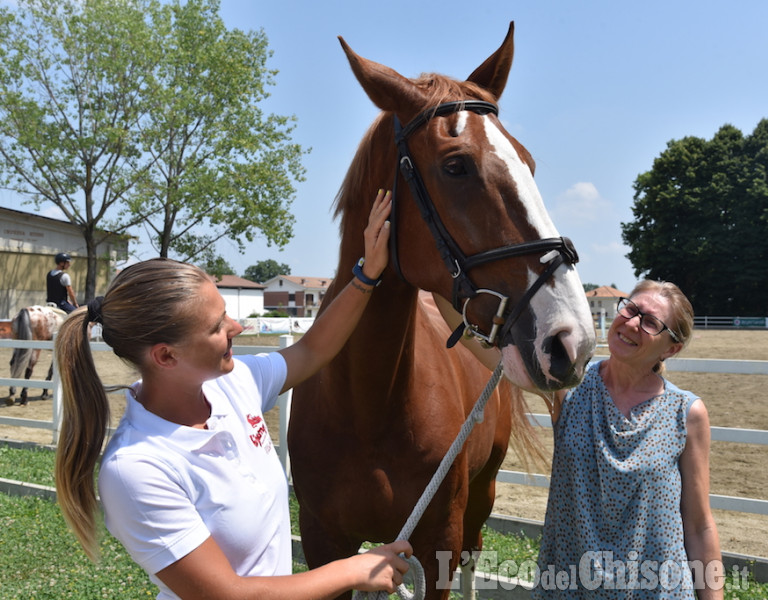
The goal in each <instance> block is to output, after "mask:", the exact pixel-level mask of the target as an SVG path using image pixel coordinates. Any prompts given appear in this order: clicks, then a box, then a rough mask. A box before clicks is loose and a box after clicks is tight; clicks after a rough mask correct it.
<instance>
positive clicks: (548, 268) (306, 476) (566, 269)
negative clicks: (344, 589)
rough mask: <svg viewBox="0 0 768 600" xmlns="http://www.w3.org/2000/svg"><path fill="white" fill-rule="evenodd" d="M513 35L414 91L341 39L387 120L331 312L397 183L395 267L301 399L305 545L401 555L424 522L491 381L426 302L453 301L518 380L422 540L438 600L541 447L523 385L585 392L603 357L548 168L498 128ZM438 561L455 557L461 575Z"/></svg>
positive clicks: (295, 431)
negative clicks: (591, 364) (583, 385)
mask: <svg viewBox="0 0 768 600" xmlns="http://www.w3.org/2000/svg"><path fill="white" fill-rule="evenodd" d="M512 38H513V25H512V24H510V28H509V32H508V34H507V37H506V39H505V41H504V43H503V44H502V45H501V47H500V48H499V49H498V50H497V51H496V52H495V53H494V54H493V55H492V56H491V57H490V58H488V59H487V60H486V61H485V62H484V63H483V64H482V65H481V66H480V67H478V68H477V69H476V70H475V71H474V72H473V73H472V75H470V77H469V78H468V79H467V81H465V82H460V81H456V80H453V79H450V78H447V77H444V76H441V75H434V74H433V75H422V76H421V77H420V78H419V79H415V80H411V79H407V78H405V77H403V76H401V75H399V74H398V73H397V72H395V71H394V70H392V69H390V68H388V67H385V66H383V65H379V64H376V63H374V62H372V61H369V60H367V59H364V58H362V57H360V56H358V55H357V54H355V53H354V52H353V51H352V50H351V49H350V48H349V46H348V45H347V44H346V43H345V42H344V40H343V39H341V38H339V39H340V41H341V44H342V47H343V49H344V52H345V53H346V55H347V58H348V60H349V63H350V65H351V67H352V71H353V72H354V74H355V76H356V77H357V79H358V81H359V83H360V85H361V86H362V87H363V88H364V89H365V91H366V93H367V94H368V96H369V97H370V99H371V100H372V101H373V102H374V103H375V104H376V105H377V106H378V107H379V108H380V109H381V110H382V111H383V112H382V113H381V114H380V115H379V116H378V118H377V119H376V120H375V121H374V123H373V124H372V126H371V128H370V129H369V130H368V132H367V133H366V135H365V136H364V138H363V140H362V142H361V144H360V147H359V149H358V151H357V154H356V155H355V157H354V160H353V162H352V164H351V166H350V169H349V171H348V173H347V176H346V178H345V181H344V184H343V186H342V188H341V190H340V192H339V196H338V198H337V207H336V214H337V216H338V215H341V248H340V253H339V263H338V269H337V276H336V279H335V280H334V282H333V284H332V285H331V286H330V287H329V289H328V292H327V294H326V297H325V302H326V303H327V302H328V301H330V299H332V298H333V297H334V296H335V295H337V294H338V293H339V291H340V290H341V289H342V288H343V287H344V286H345V285H346V284H347V283H348V282H349V280H350V279H351V277H352V275H351V273H352V267H353V266H354V264H355V263H356V261H357V260H358V258H359V257H360V256H362V255H363V252H364V245H363V235H362V231H363V228H364V226H365V224H366V222H367V218H368V213H369V210H370V207H371V202H372V200H373V198H374V197H375V196H376V191H377V189H378V188H381V187H385V186H388V185H389V184H388V182H391V181H392V179H391V178H392V175H393V171H396V170H397V171H398V172H395V182H394V186H393V188H394V194H393V196H394V200H393V214H392V215H391V217H390V220H391V223H392V231H391V248H392V258H391V260H390V263H389V265H388V266H387V268H386V270H385V271H384V273H383V275H382V283H381V285H380V286H378V287H377V288H375V290H374V291H373V294H372V298H371V299H370V302H369V304H368V306H367V308H366V310H365V313H364V314H363V317H362V319H361V320H360V323H359V325H358V326H357V328H356V330H355V332H354V333H353V334H352V336H351V338H350V339H349V341H348V342H347V344H346V346H345V347H344V348H343V349H342V351H341V352H340V353H339V354H338V356H337V357H336V358H335V359H334V360H333V361H332V362H331V363H330V364H329V365H328V366H327V367H325V368H324V369H323V370H321V371H320V372H319V373H318V374H317V375H316V376H315V377H313V378H312V379H310V380H308V381H306V382H305V383H303V384H302V385H300V386H299V387H297V388H296V389H295V390H294V395H293V407H292V410H291V417H290V427H289V430H288V446H289V450H290V456H291V465H292V472H293V481H294V488H295V491H296V495H297V498H298V501H299V506H300V514H299V522H300V527H301V536H302V543H303V546H304V552H305V556H306V558H307V562H308V564H309V566H310V567H317V566H318V565H321V564H324V563H326V562H329V561H331V560H334V559H338V558H342V557H346V556H349V555H351V554H353V553H355V552H356V551H357V550H358V548H359V546H360V544H361V543H362V542H363V541H366V540H367V541H371V542H384V541H392V540H393V539H394V538H395V537H396V536H397V534H398V532H399V531H400V529H401V527H402V526H403V524H404V523H405V522H406V520H407V518H408V516H409V515H410V514H411V510H412V509H413V507H414V505H415V504H416V503H417V501H418V499H419V497H420V496H421V494H422V492H423V490H424V488H425V487H426V485H427V483H428V482H429V481H430V478H431V477H432V475H433V473H434V472H435V469H436V468H437V466H438V465H439V463H440V461H441V459H442V457H443V456H444V454H445V453H446V450H447V449H448V448H449V446H450V445H451V443H452V442H453V440H454V438H455V437H456V434H457V433H458V431H459V429H460V427H461V425H462V423H463V422H464V420H465V418H466V416H467V415H468V414H469V412H470V410H471V409H472V406H473V405H474V402H475V400H476V399H477V398H478V396H479V395H480V394H481V392H482V390H483V388H484V386H485V384H486V382H487V380H488V378H489V376H490V371H488V370H487V369H485V368H484V367H482V366H480V364H479V362H478V361H477V359H475V358H474V356H472V355H471V354H470V353H469V351H468V350H467V349H466V348H465V347H464V346H462V345H461V344H459V345H458V346H456V347H454V348H447V347H446V339H447V338H448V336H449V334H450V331H449V329H448V326H447V325H446V323H445V321H443V319H442V318H441V317H440V315H439V313H438V312H437V310H435V308H434V305H431V306H430V305H429V304H428V303H427V302H425V301H424V300H423V295H424V294H420V292H419V291H420V290H425V291H428V292H432V293H433V294H436V295H439V296H441V297H442V298H444V299H450V300H451V301H452V303H453V305H454V308H455V309H456V311H457V312H458V313H460V314H461V315H463V321H464V325H463V328H464V327H465V328H466V329H467V330H468V331H470V332H472V333H474V334H475V335H477V336H479V337H481V338H482V339H483V340H484V341H485V343H487V344H493V345H495V346H497V347H498V348H499V349H500V350H501V353H500V357H501V361H502V364H503V367H504V374H505V378H506V379H504V380H502V383H501V385H500V386H499V388H498V389H497V391H496V392H495V393H494V396H493V397H492V398H491V399H490V400H489V401H488V404H487V406H486V409H485V418H484V420H483V422H482V423H481V424H479V425H477V426H476V427H475V429H474V431H473V432H472V434H471V435H470V437H469V439H468V440H467V442H466V444H465V445H464V447H463V450H462V452H461V453H460V454H459V456H458V457H457V459H456V460H455V462H454V463H453V466H452V468H451V469H450V471H449V472H448V474H447V476H446V478H445V479H444V481H443V483H442V485H441V486H440V488H439V489H438V491H437V494H436V495H435V497H434V499H433V500H432V502H431V503H430V505H429V506H428V508H427V510H426V511H425V513H424V514H423V516H422V518H421V520H420V521H419V524H418V525H417V526H416V528H415V530H414V531H413V534H412V535H411V537H410V542H411V544H412V545H413V547H414V550H415V555H416V556H417V557H418V559H419V561H420V562H421V564H422V565H423V567H424V571H425V576H426V582H427V598H446V597H447V596H448V593H449V591H448V590H447V589H444V588H446V587H447V586H446V585H445V583H446V579H447V578H450V577H451V574H452V573H453V571H454V569H455V568H456V567H457V564H458V561H459V558H460V556H461V553H462V551H472V550H476V549H479V548H480V547H481V544H482V538H481V533H480V531H481V527H482V525H483V523H484V522H485V520H486V518H487V517H488V515H489V514H490V511H491V508H492V505H493V501H494V497H495V477H496V474H497V472H498V469H499V466H500V465H501V462H502V460H503V459H504V457H505V454H506V451H507V446H508V443H509V441H510V431H511V429H512V428H513V426H514V429H515V430H516V431H518V432H520V433H521V439H522V440H523V442H524V444H525V443H529V442H530V440H531V436H530V430H529V429H526V427H528V421H527V419H526V417H525V414H524V403H523V401H522V394H521V392H520V389H519V387H523V388H527V389H540V390H550V391H551V390H555V389H561V388H563V387H569V386H573V385H575V384H576V383H578V382H579V381H580V379H581V377H582V375H583V373H584V368H585V366H586V364H587V362H588V360H589V358H590V356H591V354H592V351H593V349H594V341H595V338H594V327H593V323H592V318H591V316H590V312H589V307H588V304H587V300H586V296H585V294H584V290H583V288H582V285H581V282H580V280H579V277H578V275H577V273H576V271H575V269H574V267H573V263H575V262H576V260H577V256H576V253H575V251H574V249H573V246H572V245H571V243H570V241H568V240H567V239H565V238H561V237H559V234H558V233H557V231H556V229H555V227H554V225H553V224H552V221H551V219H550V218H549V216H548V214H547V213H546V210H545V209H544V206H543V202H542V199H541V196H540V195H539V192H538V190H537V188H536V185H535V183H534V181H533V170H534V163H533V160H532V158H531V155H530V154H529V153H528V152H527V151H526V150H525V148H523V146H522V145H521V144H520V143H519V142H518V141H517V140H515V139H514V138H513V137H512V136H511V135H509V133H507V132H506V131H505V130H504V128H503V127H502V125H501V122H500V121H499V119H498V117H497V110H498V109H497V104H496V103H497V101H498V99H499V97H500V96H501V93H502V91H503V89H504V87H505V85H506V81H507V76H508V73H509V69H510V67H511V64H512V55H513V41H512ZM401 123H404V124H405V126H401ZM398 166H399V170H398ZM430 299H431V298H430ZM507 301H509V306H507ZM512 384H514V385H512ZM512 439H513V441H515V437H514V436H513V438H512ZM438 551H449V554H448V553H445V554H441V555H440V556H441V557H445V556H446V555H448V556H450V560H448V561H447V564H446V561H445V560H438V556H437V554H436V553H437V552H438ZM465 556H466V555H465ZM438 588H442V589H438Z"/></svg>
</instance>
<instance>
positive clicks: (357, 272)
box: [352, 258, 381, 287]
mask: <svg viewBox="0 0 768 600" xmlns="http://www.w3.org/2000/svg"><path fill="white" fill-rule="evenodd" d="M364 264H365V258H361V259H360V260H358V261H357V262H356V263H355V266H354V267H352V274H353V275H354V276H355V277H357V278H358V279H359V280H360V281H362V282H363V283H364V284H365V285H370V286H372V287H376V286H377V285H379V284H380V283H381V279H371V278H370V277H366V276H365V273H363V265H364Z"/></svg>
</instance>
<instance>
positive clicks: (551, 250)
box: [390, 100, 579, 347]
mask: <svg viewBox="0 0 768 600" xmlns="http://www.w3.org/2000/svg"><path fill="white" fill-rule="evenodd" d="M463 110H470V111H472V112H474V113H477V114H480V115H486V114H489V113H493V114H494V115H498V114H499V109H498V107H497V106H496V105H495V104H492V103H490V102H484V101H482V100H464V101H458V102H445V103H444V104H440V105H438V106H436V107H433V108H430V109H427V110H425V111H423V112H421V113H419V114H418V115H416V116H415V117H414V118H413V119H412V120H411V121H410V122H409V123H408V124H407V125H406V126H405V127H403V126H402V125H401V124H400V120H399V119H398V118H397V116H395V117H394V119H395V144H396V146H397V150H398V166H399V169H400V173H402V175H403V177H404V178H405V181H406V182H407V183H408V185H409V187H410V190H411V195H412V196H413V199H414V201H415V202H416V205H417V206H418V208H419V211H420V212H421V216H422V218H423V219H424V221H425V223H426V224H427V227H428V228H429V230H430V232H431V233H432V236H433V237H434V239H435V242H436V243H437V249H438V251H439V252H440V256H441V258H442V259H443V262H444V263H445V265H446V267H447V268H448V271H449V272H450V274H451V277H452V278H453V298H452V304H453V307H454V308H455V309H456V310H457V311H458V312H460V313H461V314H462V318H463V323H462V324H461V325H460V326H459V328H458V329H457V330H456V331H455V332H454V333H453V335H451V337H450V339H449V340H448V346H449V347H450V346H453V345H454V344H455V343H456V342H457V341H458V339H459V337H460V336H461V334H462V332H463V331H464V330H467V331H469V332H471V333H472V335H474V336H475V337H478V338H480V339H481V340H482V341H483V342H485V343H487V344H489V345H493V344H494V343H495V341H496V338H497V336H498V335H499V333H500V334H501V338H502V339H503V338H504V336H506V334H507V333H508V332H509V330H510V329H511V328H512V326H513V325H514V324H515V322H516V321H517V319H518V318H519V317H520V315H521V314H522V312H523V311H524V310H525V309H526V307H527V306H528V304H529V302H530V301H531V298H532V297H533V295H534V294H535V293H536V292H537V291H538V290H539V288H541V286H542V285H544V283H545V282H546V281H547V280H548V279H549V278H550V277H551V276H552V274H553V273H554V272H555V271H556V270H557V268H558V267H559V266H560V265H561V264H563V263H566V264H568V265H572V264H574V263H576V262H578V260H579V256H578V254H577V253H576V249H575V248H574V247H573V243H572V242H571V240H569V239H568V238H565V237H558V238H547V239H541V240H534V241H531V242H523V243H521V244H511V245H508V246H502V247H500V248H494V249H493V250H488V251H486V252H480V253H478V254H473V255H471V256H467V255H466V254H464V252H463V251H462V250H461V248H460V247H459V246H458V244H457V243H456V241H455V240H454V239H453V237H452V236H451V234H450V233H449V232H448V230H447V229H446V227H445V225H444V224H443V222H442V220H441V219H440V215H438V214H437V210H436V209H435V205H434V204H433V203H432V199H431V198H430V197H429V193H428V192H427V189H426V187H425V186H424V181H423V180H422V178H421V175H420V174H419V171H418V169H417V168H416V165H415V164H414V162H413V160H412V158H411V154H410V152H409V151H408V144H407V140H408V138H409V137H410V136H411V134H413V132H414V131H416V130H417V129H419V128H420V127H421V126H423V125H425V124H426V123H427V122H428V121H429V120H430V119H432V118H434V117H441V116H444V115H449V114H453V113H456V112H459V111H463ZM397 180H398V177H397V173H395V182H394V185H393V189H392V214H391V216H390V221H391V224H392V235H391V244H390V249H391V256H392V258H391V262H392V266H393V268H394V269H395V271H396V272H397V273H398V275H399V276H400V277H401V278H402V279H403V280H405V278H404V277H403V273H402V270H401V269H400V260H399V258H398V253H397V235H396V232H395V226H396V222H397V219H396V203H395V200H396V197H397ZM538 253H541V254H542V257H541V259H540V260H541V262H542V264H546V263H549V264H548V266H547V268H546V269H545V270H544V272H543V273H541V275H539V277H538V279H537V280H536V281H535V282H534V283H533V285H531V287H530V288H528V290H526V292H525V294H523V297H522V298H520V300H519V301H518V303H517V305H516V306H515V307H514V308H513V309H511V310H507V301H508V300H509V297H508V296H505V295H503V294H501V293H500V292H497V291H494V290H488V289H484V288H478V287H477V286H476V285H475V284H474V283H473V282H472V280H471V279H470V277H469V272H470V271H471V270H472V269H474V268H475V267H478V266H480V265H483V264H485V263H489V262H493V261H497V260H502V259H505V258H512V257H516V256H524V255H530V254H538ZM479 294H490V295H493V296H496V297H497V298H498V300H499V305H498V308H497V310H496V315H495V316H494V318H493V322H492V323H493V324H492V328H491V331H490V333H488V334H487V335H486V334H483V333H482V332H481V331H480V329H479V327H478V326H477V325H472V324H470V323H469V322H468V320H467V306H468V305H469V300H471V299H472V298H475V297H476V296H478V295H479ZM463 298H466V301H465V302H463V303H462V302H461V300H462V299H463ZM500 328H501V332H499V329H500Z"/></svg>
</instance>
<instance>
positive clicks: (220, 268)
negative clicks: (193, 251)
mask: <svg viewBox="0 0 768 600" xmlns="http://www.w3.org/2000/svg"><path fill="white" fill-rule="evenodd" d="M199 266H200V268H201V269H202V270H203V271H205V272H206V273H208V275H213V276H214V277H216V279H218V280H221V276H222V275H235V270H234V269H233V268H232V265H230V264H229V263H228V262H227V261H226V260H225V259H224V258H222V257H221V256H209V257H208V259H207V260H206V261H205V262H204V263H201V264H200V265H199Z"/></svg>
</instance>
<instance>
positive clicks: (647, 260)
mask: <svg viewBox="0 0 768 600" xmlns="http://www.w3.org/2000/svg"><path fill="white" fill-rule="evenodd" d="M634 189H635V194H634V205H633V208H632V211H633V213H634V217H635V220H634V221H632V222H630V223H622V226H621V227H622V238H623V240H624V242H625V243H626V244H627V245H628V246H630V247H631V249H632V250H631V251H630V253H629V254H628V255H627V256H628V258H629V260H630V261H631V262H632V265H633V267H634V270H635V275H636V276H638V277H647V278H651V279H663V280H668V281H672V282H674V283H676V284H677V285H679V286H680V288H681V289H682V290H683V292H684V293H685V294H686V295H687V296H688V297H689V298H690V300H691V302H692V304H693V307H694V310H695V312H696V313H697V314H702V315H733V316H765V315H768V277H766V275H765V265H766V259H768V119H763V120H761V121H760V123H758V125H757V127H756V128H755V130H754V131H753V133H752V134H751V135H748V136H744V135H742V133H741V132H740V131H739V130H738V129H737V128H735V127H733V126H731V125H724V126H723V127H721V128H720V130H719V131H718V132H717V133H716V134H715V136H714V137H713V138H712V139H711V140H704V139H701V138H698V137H686V138H683V139H682V140H672V141H670V142H669V143H668V144H667V148H666V150H665V151H664V152H662V154H661V155H660V156H659V157H658V158H656V159H655V160H654V162H653V168H652V169H651V170H650V171H648V172H646V173H642V174H641V175H639V176H638V177H637V179H636V180H635V182H634Z"/></svg>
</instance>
